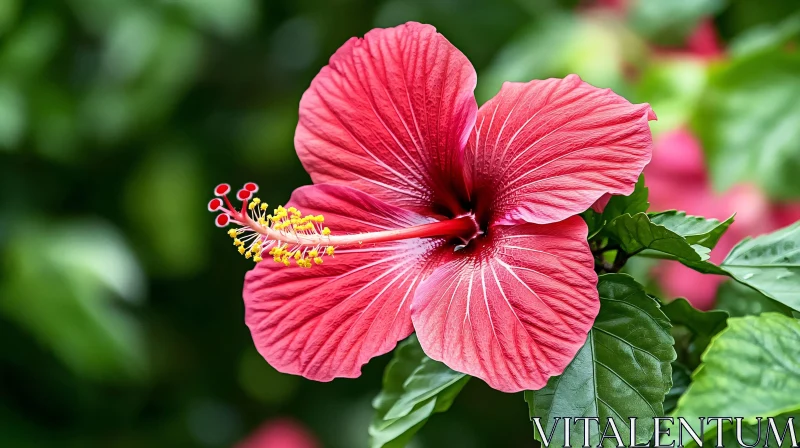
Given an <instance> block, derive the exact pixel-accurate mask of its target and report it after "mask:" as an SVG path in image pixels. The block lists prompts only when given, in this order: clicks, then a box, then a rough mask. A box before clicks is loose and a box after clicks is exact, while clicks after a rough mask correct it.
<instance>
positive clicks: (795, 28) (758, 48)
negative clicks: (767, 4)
mask: <svg viewBox="0 0 800 448" xmlns="http://www.w3.org/2000/svg"><path fill="white" fill-rule="evenodd" d="M798 35H800V14H793V15H791V16H790V17H788V18H787V19H785V20H783V21H782V22H781V23H778V24H774V23H768V24H763V25H761V26H757V27H754V28H751V29H749V30H747V31H745V32H744V33H742V34H740V35H739V36H737V37H736V38H735V39H734V40H733V41H732V42H731V43H730V46H729V48H728V50H729V51H730V54H731V55H732V56H734V57H742V56H748V55H754V54H758V53H761V52H763V51H769V50H775V49H779V48H781V47H784V46H785V45H787V44H788V43H789V42H790V41H792V40H796V38H797V37H798Z"/></svg>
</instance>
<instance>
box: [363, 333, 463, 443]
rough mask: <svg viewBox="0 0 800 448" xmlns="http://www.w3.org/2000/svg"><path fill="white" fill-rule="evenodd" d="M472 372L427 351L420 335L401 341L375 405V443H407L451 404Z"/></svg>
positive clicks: (372, 430)
mask: <svg viewBox="0 0 800 448" xmlns="http://www.w3.org/2000/svg"><path fill="white" fill-rule="evenodd" d="M469 378H470V377H469V376H467V375H464V374H463V373H458V372H456V371H454V370H451V369H450V368H448V367H447V366H445V365H444V364H442V363H440V362H437V361H434V360H432V359H430V358H428V357H427V356H425V353H423V351H422V348H421V347H420V345H419V342H418V341H417V338H416V336H413V335H412V336H411V337H410V338H409V339H407V340H406V341H404V342H402V343H401V344H399V345H398V347H397V349H396V350H395V357H394V359H392V361H391V362H390V363H389V365H388V366H387V367H386V372H385V374H384V377H383V390H382V391H381V393H380V394H378V396H377V397H375V400H373V402H372V406H373V407H374V408H375V411H376V414H375V417H374V418H373V420H372V424H371V425H370V427H369V435H370V446H371V447H397V448H399V447H404V446H405V445H406V443H408V441H410V440H411V438H412V437H413V436H414V434H415V433H416V432H417V431H419V429H420V428H422V426H423V425H424V424H425V422H426V421H428V418H429V417H430V416H431V415H433V414H434V413H437V412H444V411H446V410H447V409H449V408H450V405H451V404H452V403H453V400H455V398H456V396H457V395H458V393H459V392H461V389H462V388H463V387H464V385H465V384H466V383H467V381H469Z"/></svg>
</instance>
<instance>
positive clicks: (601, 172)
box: [466, 75, 655, 224]
mask: <svg viewBox="0 0 800 448" xmlns="http://www.w3.org/2000/svg"><path fill="white" fill-rule="evenodd" d="M654 119H655V115H654V114H653V111H652V110H651V109H650V106H649V105H648V104H637V105H633V104H631V103H629V102H628V101H627V100H625V99H624V98H622V97H620V96H619V95H617V94H615V93H614V92H612V91H611V90H608V89H598V88H596V87H593V86H591V85H589V84H587V83H585V82H583V81H581V79H580V78H579V77H578V76H576V75H570V76H568V77H566V78H564V79H548V80H544V81H531V82H529V83H505V84H503V88H502V89H500V92H499V93H498V94H497V96H495V97H494V98H492V99H491V100H489V101H488V102H487V103H486V104H484V105H483V106H481V108H480V110H479V111H478V120H477V123H476V125H475V131H474V132H473V133H472V135H471V136H470V140H469V143H468V145H467V152H466V153H467V158H468V166H472V168H473V172H472V174H471V177H472V179H473V182H474V185H475V187H474V191H475V195H476V196H475V201H476V207H477V211H478V213H479V214H488V216H489V220H490V222H492V223H494V224H513V223H520V222H532V223H536V224H547V223H551V222H558V221H560V220H562V219H564V218H567V217H569V216H572V215H575V214H577V213H580V212H582V211H584V210H586V209H587V208H589V206H591V205H592V204H593V203H594V202H595V201H597V199H599V198H600V197H601V196H603V195H604V194H606V193H608V194H612V195H614V194H623V195H627V194H630V193H631V192H632V191H633V188H634V186H635V184H636V181H637V180H638V178H639V173H641V172H642V169H643V168H644V166H645V165H646V164H647V163H648V162H649V161H650V155H651V152H652V137H651V134H650V127H649V126H648V124H647V122H648V120H654Z"/></svg>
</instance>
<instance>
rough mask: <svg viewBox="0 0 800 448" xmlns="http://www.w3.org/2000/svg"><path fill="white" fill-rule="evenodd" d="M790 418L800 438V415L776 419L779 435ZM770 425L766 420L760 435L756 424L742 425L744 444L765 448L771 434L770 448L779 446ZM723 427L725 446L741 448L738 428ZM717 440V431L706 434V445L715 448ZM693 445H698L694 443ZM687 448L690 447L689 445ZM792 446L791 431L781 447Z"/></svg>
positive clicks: (783, 416) (789, 415) (728, 425)
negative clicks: (737, 438)
mask: <svg viewBox="0 0 800 448" xmlns="http://www.w3.org/2000/svg"><path fill="white" fill-rule="evenodd" d="M790 417H791V418H792V419H793V421H792V422H793V427H794V432H795V435H797V436H798V437H800V414H785V415H779V416H777V417H775V427H776V428H777V430H778V432H779V433H782V432H783V430H784V428H786V425H787V423H788V422H789V418H790ZM768 424H769V423H767V421H766V419H765V420H763V421H762V422H761V431H760V434H759V429H758V425H757V423H756V422H753V424H751V425H748V424H744V425H742V442H743V443H745V444H746V445H749V446H753V447H755V446H759V443H760V446H764V443H765V442H766V437H767V433H769V446H770V447H773V446H774V447H777V446H778V444H777V442H776V440H775V438H774V435H773V433H772V430H771V429H770V428H769V427H768V426H767V425H768ZM723 425H724V427H725V428H727V429H725V430H724V432H723V433H722V441H723V443H724V444H725V446H730V447H734V446H735V447H739V448H741V445H740V444H739V442H738V441H737V440H736V427H735V426H734V425H731V424H729V423H724V424H723ZM716 438H717V432H716V431H712V432H709V433H706V437H705V440H707V441H708V443H704V445H705V446H714V444H715V443H716ZM692 445H696V444H695V443H694V442H692ZM687 446H690V445H688V444H687ZM791 446H792V439H791V438H790V437H789V431H788V430H787V431H786V437H785V438H784V440H783V443H781V444H780V447H781V448H791Z"/></svg>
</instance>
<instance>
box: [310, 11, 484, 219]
mask: <svg viewBox="0 0 800 448" xmlns="http://www.w3.org/2000/svg"><path fill="white" fill-rule="evenodd" d="M475 82H476V75H475V70H474V69H473V67H472V65H471V64H470V62H469V60H467V58H466V57H465V56H464V55H463V54H462V53H461V52H460V51H458V49H456V48H455V47H454V46H453V45H452V44H451V43H450V42H448V41H447V39H445V38H444V36H442V35H441V34H438V33H437V32H436V29H435V28H434V27H432V26H430V25H422V24H419V23H407V24H405V25H401V26H398V27H396V28H388V29H375V30H372V31H370V32H369V33H367V34H366V36H364V38H363V39H357V38H353V39H350V40H349V41H348V42H347V43H345V44H344V46H342V47H341V48H340V49H339V50H338V51H337V52H336V53H335V54H334V55H333V57H331V60H330V64H329V65H328V66H326V67H324V68H323V69H322V71H320V73H319V74H318V75H317V77H316V78H314V80H313V81H312V83H311V86H310V87H309V89H308V90H307V91H306V93H305V94H304V95H303V98H302V100H301V101H300V120H299V122H298V125H297V131H296V133H295V147H296V148H297V154H298V156H299V157H300V160H301V161H302V162H303V165H304V166H305V168H306V171H308V173H309V174H310V175H311V179H312V180H313V181H314V183H321V182H330V183H340V184H345V185H348V186H352V187H354V188H357V189H359V190H361V191H364V192H367V193H369V194H372V195H374V196H375V197H377V198H379V199H382V200H384V201H386V202H389V203H391V204H393V205H397V206H401V207H403V208H408V209H413V210H418V211H421V210H430V209H431V206H439V207H444V208H446V209H449V210H450V211H451V212H455V211H456V210H457V209H459V208H460V204H459V197H458V196H463V191H464V184H463V182H464V179H463V150H464V146H465V145H466V141H467V138H468V137H469V132H470V130H471V129H472V127H473V125H474V123H475V117H476V115H477V111H478V106H477V104H476V102H475V98H474V96H473V91H474V90H475ZM458 211H460V210H458Z"/></svg>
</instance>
